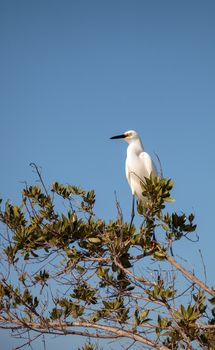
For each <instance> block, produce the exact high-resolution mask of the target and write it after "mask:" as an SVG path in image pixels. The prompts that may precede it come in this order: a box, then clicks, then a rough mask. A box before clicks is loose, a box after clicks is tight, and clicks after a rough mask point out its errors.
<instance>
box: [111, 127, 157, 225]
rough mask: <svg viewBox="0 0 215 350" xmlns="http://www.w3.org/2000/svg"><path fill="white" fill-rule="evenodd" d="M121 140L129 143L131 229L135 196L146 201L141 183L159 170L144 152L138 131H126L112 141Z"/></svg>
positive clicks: (128, 178)
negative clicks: (131, 197)
mask: <svg viewBox="0 0 215 350" xmlns="http://www.w3.org/2000/svg"><path fill="white" fill-rule="evenodd" d="M121 138H122V139H124V140H125V141H126V142H128V148H127V158H126V162H125V173H126V177H127V180H128V183H129V186H130V188H131V192H132V196H133V200H132V214H131V224H130V227H131V225H132V222H133V219H134V198H135V196H136V197H137V198H138V199H139V200H141V201H144V197H143V194H142V192H143V190H142V188H141V181H143V182H144V178H145V177H150V175H151V174H152V175H154V176H157V170H156V167H155V165H154V163H153V160H152V158H151V157H150V155H149V154H148V153H146V152H145V151H144V147H143V144H142V142H141V138H140V136H139V135H138V133H137V132H136V131H134V130H129V131H126V132H125V133H124V134H121V135H117V136H113V137H111V140H113V139H121Z"/></svg>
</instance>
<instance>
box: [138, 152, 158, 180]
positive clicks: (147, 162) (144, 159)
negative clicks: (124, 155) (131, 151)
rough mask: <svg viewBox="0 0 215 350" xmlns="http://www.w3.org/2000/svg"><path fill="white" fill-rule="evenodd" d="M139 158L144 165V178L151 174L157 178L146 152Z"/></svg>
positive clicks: (154, 167) (151, 161)
mask: <svg viewBox="0 0 215 350" xmlns="http://www.w3.org/2000/svg"><path fill="white" fill-rule="evenodd" d="M139 157H140V159H141V161H142V163H143V164H144V169H145V171H146V173H147V174H146V175H145V176H146V177H149V176H150V175H151V174H152V175H154V176H157V169H156V166H155V164H154V162H153V160H152V158H151V157H150V155H149V154H148V153H146V152H142V153H140V155H139Z"/></svg>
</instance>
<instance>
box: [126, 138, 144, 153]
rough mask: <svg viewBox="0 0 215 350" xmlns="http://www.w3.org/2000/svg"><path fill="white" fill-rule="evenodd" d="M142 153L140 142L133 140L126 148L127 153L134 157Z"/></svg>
mask: <svg viewBox="0 0 215 350" xmlns="http://www.w3.org/2000/svg"><path fill="white" fill-rule="evenodd" d="M143 151H144V148H143V145H142V142H141V141H140V140H139V139H137V140H133V141H132V142H131V143H130V144H129V145H128V148H127V153H128V154H130V153H135V154H136V155H139V154H140V153H142V152H143Z"/></svg>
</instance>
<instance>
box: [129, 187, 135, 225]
mask: <svg viewBox="0 0 215 350" xmlns="http://www.w3.org/2000/svg"><path fill="white" fill-rule="evenodd" d="M134 202H135V196H134V194H133V195H132V209H131V222H130V227H129V231H130V230H131V227H132V223H133V220H134V216H135V213H134Z"/></svg>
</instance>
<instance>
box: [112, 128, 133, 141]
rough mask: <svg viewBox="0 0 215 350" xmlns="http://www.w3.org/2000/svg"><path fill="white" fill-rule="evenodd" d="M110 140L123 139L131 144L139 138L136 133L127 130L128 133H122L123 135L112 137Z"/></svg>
mask: <svg viewBox="0 0 215 350" xmlns="http://www.w3.org/2000/svg"><path fill="white" fill-rule="evenodd" d="M110 139H111V140H115V139H124V140H125V141H126V142H128V143H131V142H132V141H134V140H139V139H140V137H139V135H138V133H137V132H136V131H134V130H128V131H126V132H124V134H121V135H117V136H112V137H111V138H110Z"/></svg>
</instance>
